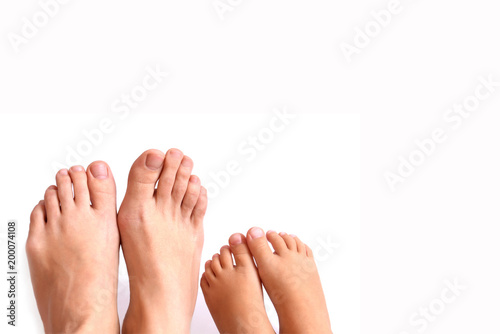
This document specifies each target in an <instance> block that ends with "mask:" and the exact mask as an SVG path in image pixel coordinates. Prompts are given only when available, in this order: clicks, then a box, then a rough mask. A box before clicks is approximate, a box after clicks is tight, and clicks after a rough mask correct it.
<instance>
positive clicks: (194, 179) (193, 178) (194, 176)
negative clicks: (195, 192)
mask: <svg viewBox="0 0 500 334" xmlns="http://www.w3.org/2000/svg"><path fill="white" fill-rule="evenodd" d="M199 181H200V179H199V178H198V177H197V176H196V175H191V177H190V178H189V182H193V183H198V182H199Z"/></svg>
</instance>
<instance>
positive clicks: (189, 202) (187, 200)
mask: <svg viewBox="0 0 500 334" xmlns="http://www.w3.org/2000/svg"><path fill="white" fill-rule="evenodd" d="M200 189H201V183H200V179H199V178H198V177H197V176H196V175H191V177H190V178H189V184H188V187H187V190H186V195H185V196H184V199H183V200H182V205H181V211H182V214H183V215H184V216H186V217H191V214H192V213H193V208H194V206H195V205H196V202H198V198H199V197H200Z"/></svg>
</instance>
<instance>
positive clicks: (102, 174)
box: [90, 163, 108, 179]
mask: <svg viewBox="0 0 500 334" xmlns="http://www.w3.org/2000/svg"><path fill="white" fill-rule="evenodd" d="M90 172H91V173H92V175H93V176H94V177H95V178H96V179H105V178H107V177H108V169H107V168H106V165H105V164H103V163H95V164H93V165H92V166H90Z"/></svg>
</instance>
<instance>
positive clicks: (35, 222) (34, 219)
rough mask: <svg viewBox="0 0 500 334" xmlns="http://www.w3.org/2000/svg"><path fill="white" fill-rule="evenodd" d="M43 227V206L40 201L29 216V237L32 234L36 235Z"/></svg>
mask: <svg viewBox="0 0 500 334" xmlns="http://www.w3.org/2000/svg"><path fill="white" fill-rule="evenodd" d="M44 226H45V205H44V202H43V201H40V202H39V203H38V204H37V205H36V206H35V208H34V209H33V211H32V212H31V216H30V230H29V233H30V235H31V234H32V233H38V232H39V231H41V229H42V228H43V227H44Z"/></svg>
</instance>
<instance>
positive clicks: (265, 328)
mask: <svg viewBox="0 0 500 334" xmlns="http://www.w3.org/2000/svg"><path fill="white" fill-rule="evenodd" d="M229 245H230V247H227V246H224V247H222V248H221V250H220V255H219V254H215V255H214V256H213V258H212V260H210V261H207V263H206V264H205V273H204V274H203V275H202V277H201V281H200V285H201V289H202V291H203V295H204V296H205V301H206V303H207V306H208V308H209V310H210V313H211V314H212V318H213V319H214V321H215V324H216V325H217V328H218V329H219V332H220V333H231V334H238V333H248V334H250V333H256V334H265V333H274V330H273V327H272V326H271V323H270V322H269V319H268V317H267V314H266V310H265V308H264V298H263V296H262V284H261V281H260V278H259V274H258V272H257V268H256V267H255V264H254V262H253V259H252V255H251V254H250V251H249V250H248V247H247V244H246V240H245V237H244V236H243V234H233V235H232V236H231V237H230V238H229ZM231 253H232V254H233V256H234V260H235V262H236V265H233V259H232V257H231Z"/></svg>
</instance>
